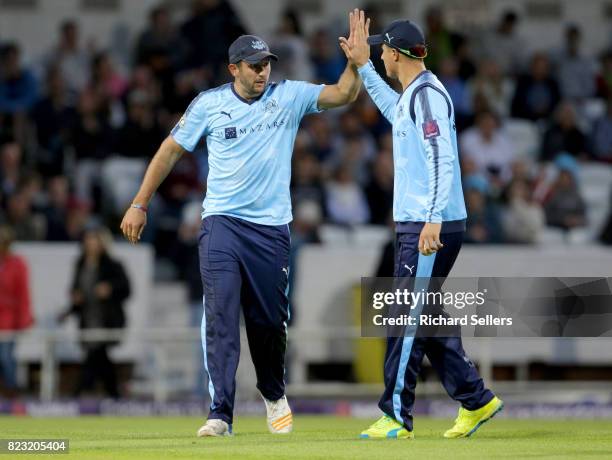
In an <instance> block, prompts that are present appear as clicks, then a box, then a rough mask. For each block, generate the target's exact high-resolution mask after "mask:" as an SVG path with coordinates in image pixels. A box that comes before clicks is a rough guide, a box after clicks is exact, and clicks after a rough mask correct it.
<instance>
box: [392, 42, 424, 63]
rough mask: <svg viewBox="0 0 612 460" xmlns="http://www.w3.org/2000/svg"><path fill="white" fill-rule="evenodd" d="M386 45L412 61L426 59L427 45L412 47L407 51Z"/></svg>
mask: <svg viewBox="0 0 612 460" xmlns="http://www.w3.org/2000/svg"><path fill="white" fill-rule="evenodd" d="M386 45H388V46H389V47H391V48H393V49H396V50H398V51H399V52H400V53H402V54H405V55H406V56H408V57H411V58H413V59H425V58H426V57H427V45H414V46H411V47H410V48H408V49H404V48H400V47H399V46H395V45H390V44H389V43H386Z"/></svg>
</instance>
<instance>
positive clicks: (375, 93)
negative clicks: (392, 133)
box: [357, 61, 399, 123]
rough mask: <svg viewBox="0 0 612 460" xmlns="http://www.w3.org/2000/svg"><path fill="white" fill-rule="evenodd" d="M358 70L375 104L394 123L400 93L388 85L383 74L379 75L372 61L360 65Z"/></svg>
mask: <svg viewBox="0 0 612 460" xmlns="http://www.w3.org/2000/svg"><path fill="white" fill-rule="evenodd" d="M357 71H358V72H359V75H360V76H361V79H362V80H363V84H364V86H365V88H366V90H367V91H368V94H369V95H370V97H371V98H372V100H373V101H374V104H376V106H377V107H378V109H379V110H380V111H381V113H382V114H383V115H384V117H385V118H386V119H387V120H389V122H390V123H393V115H394V112H395V106H396V104H397V101H398V100H399V94H397V92H395V91H394V90H393V89H392V88H391V87H390V86H389V85H387V83H386V82H385V81H384V80H383V79H382V78H381V76H380V75H378V72H376V70H375V69H374V64H372V61H368V63H367V64H365V65H362V66H361V67H359V68H358V69H357Z"/></svg>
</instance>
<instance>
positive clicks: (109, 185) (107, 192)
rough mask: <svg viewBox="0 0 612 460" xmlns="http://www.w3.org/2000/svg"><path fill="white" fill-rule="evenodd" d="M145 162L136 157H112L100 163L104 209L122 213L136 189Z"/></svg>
mask: <svg viewBox="0 0 612 460" xmlns="http://www.w3.org/2000/svg"><path fill="white" fill-rule="evenodd" d="M145 168H146V162H145V161H144V160H141V159H137V158H124V157H112V158H109V159H108V160H106V161H105V162H104V164H103V165H102V193H103V196H104V203H105V206H106V210H107V211H110V212H111V213H122V212H123V211H124V208H125V207H126V205H127V204H128V203H129V202H130V201H131V199H132V197H133V196H134V195H135V194H136V192H137V191H138V187H139V184H140V180H141V179H142V176H143V175H144V171H145Z"/></svg>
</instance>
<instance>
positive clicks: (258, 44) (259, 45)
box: [251, 40, 267, 50]
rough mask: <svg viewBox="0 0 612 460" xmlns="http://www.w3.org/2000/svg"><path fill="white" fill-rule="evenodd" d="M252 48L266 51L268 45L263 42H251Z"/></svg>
mask: <svg viewBox="0 0 612 460" xmlns="http://www.w3.org/2000/svg"><path fill="white" fill-rule="evenodd" d="M251 47H252V48H255V49H256V50H265V49H266V48H267V46H266V44H265V43H264V42H262V41H261V40H253V41H252V42H251Z"/></svg>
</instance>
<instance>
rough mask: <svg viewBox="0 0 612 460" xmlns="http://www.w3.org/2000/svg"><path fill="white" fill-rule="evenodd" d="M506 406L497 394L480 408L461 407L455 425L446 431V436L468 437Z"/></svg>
mask: <svg viewBox="0 0 612 460" xmlns="http://www.w3.org/2000/svg"><path fill="white" fill-rule="evenodd" d="M503 408H504V402H503V401H502V400H501V399H499V398H498V397H497V396H494V397H493V399H492V400H491V401H489V402H488V403H487V404H485V405H484V406H482V407H481V408H480V409H476V410H467V409H464V408H463V407H461V408H459V414H458V415H457V418H456V419H455V425H454V426H453V427H452V428H451V429H450V430H448V431H447V432H446V433H444V437H445V438H467V437H468V436H471V435H473V434H474V433H475V432H476V430H477V429H478V428H480V426H481V425H482V424H483V423H485V422H486V421H488V420H490V419H491V418H493V416H494V415H495V414H497V413H498V412H500V411H501V410H502V409H503Z"/></svg>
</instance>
